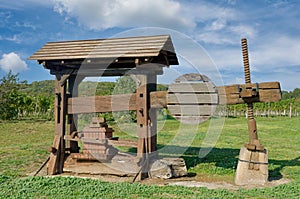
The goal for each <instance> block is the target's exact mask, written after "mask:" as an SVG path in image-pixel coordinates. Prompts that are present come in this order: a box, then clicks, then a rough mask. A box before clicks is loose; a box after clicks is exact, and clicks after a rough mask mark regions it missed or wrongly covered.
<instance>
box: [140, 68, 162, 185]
mask: <svg viewBox="0 0 300 199" xmlns="http://www.w3.org/2000/svg"><path fill="white" fill-rule="evenodd" d="M136 77H137V79H138V82H137V84H138V85H137V90H136V108H137V109H136V110H137V133H138V137H139V139H138V147H137V156H138V157H140V158H141V160H142V161H141V165H140V166H141V167H142V173H141V175H140V176H139V178H140V179H143V178H146V177H148V171H149V156H151V157H152V156H153V154H154V155H155V153H154V152H155V151H156V150H157V148H156V143H157V141H156V139H157V136H156V130H157V126H156V125H157V123H156V109H152V110H150V92H151V91H155V90H156V75H150V74H145V75H137V76H136Z"/></svg>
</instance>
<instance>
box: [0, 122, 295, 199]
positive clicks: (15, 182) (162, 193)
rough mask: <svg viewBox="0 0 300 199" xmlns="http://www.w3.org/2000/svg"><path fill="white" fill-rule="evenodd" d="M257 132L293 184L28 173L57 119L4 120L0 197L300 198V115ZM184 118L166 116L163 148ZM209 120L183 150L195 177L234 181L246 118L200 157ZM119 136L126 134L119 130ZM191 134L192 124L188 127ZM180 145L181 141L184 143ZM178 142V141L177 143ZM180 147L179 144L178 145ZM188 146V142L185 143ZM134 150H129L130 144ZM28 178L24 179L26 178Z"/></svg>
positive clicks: (277, 174) (276, 168)
mask: <svg viewBox="0 0 300 199" xmlns="http://www.w3.org/2000/svg"><path fill="white" fill-rule="evenodd" d="M257 123H258V133H259V138H260V140H261V142H262V144H263V145H264V146H265V147H266V148H267V149H268V152H269V176H270V179H280V178H288V179H290V180H291V182H290V183H288V184H284V185H279V186H277V187H272V188H262V189H249V190H246V189H239V190H235V191H234V190H222V189H218V190H208V189H206V188H187V187H173V186H163V187H161V186H155V185H151V186H150V185H141V184H130V183H106V182H101V181H98V180H91V179H78V178H62V177H58V178H44V177H26V176H27V174H29V173H32V172H34V171H36V170H37V169H38V168H39V166H40V165H41V164H42V162H43V161H45V160H46V159H47V157H48V152H47V148H48V147H49V146H51V145H52V141H53V131H54V130H53V129H54V123H53V122H49V121H47V122H44V121H17V122H0V187H1V188H0V198H7V197H9V198H78V197H81V198H183V197H188V198H212V197H213V198H300V118H299V117H295V118H286V117H284V118H283V117H275V118H258V119H257ZM178 126H179V123H178V122H177V121H175V120H167V121H166V123H165V125H164V126H163V128H162V130H161V131H160V132H159V133H158V146H159V148H160V149H162V148H164V147H165V146H166V145H169V143H170V142H171V141H172V140H173V139H174V136H175V135H176V134H178V132H177V127H178ZM208 128H209V122H206V123H204V124H201V125H200V126H199V128H198V130H197V134H196V135H195V138H194V141H193V142H192V144H191V146H190V147H189V148H188V149H187V150H186V151H185V153H184V154H182V157H183V158H184V159H185V160H186V163H187V166H188V171H189V173H190V175H193V176H194V175H196V176H195V177H193V179H198V180H200V181H201V180H203V181H218V182H222V181H225V182H227V183H233V181H234V176H235V169H236V164H237V157H238V154H239V149H240V147H241V146H242V145H243V144H244V142H247V141H248V134H247V121H246V119H245V118H226V120H225V125H224V127H223V130H222V133H221V135H220V137H219V139H218V141H217V143H216V145H215V146H214V148H213V149H212V151H211V152H210V153H209V154H208V155H207V156H206V157H204V158H201V159H199V158H198V153H199V150H200V146H201V144H202V142H203V139H204V138H205V132H206V131H207V129H208ZM115 130H116V135H119V136H127V137H130V135H128V134H126V135H125V134H124V133H122V132H119V131H118V129H117V126H115ZM184 131H187V132H186V136H183V135H182V137H183V138H182V139H183V140H184V139H188V138H189V135H188V132H189V129H186V130H184ZM179 145H180V143H179ZM172 147H174V146H172ZM177 147H178V146H177ZM180 147H184V146H180ZM129 150H130V149H129ZM24 177H25V178H24Z"/></svg>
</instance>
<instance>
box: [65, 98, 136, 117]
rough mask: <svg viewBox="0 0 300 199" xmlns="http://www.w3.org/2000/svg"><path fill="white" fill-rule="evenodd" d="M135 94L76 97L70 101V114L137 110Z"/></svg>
mask: <svg viewBox="0 0 300 199" xmlns="http://www.w3.org/2000/svg"><path fill="white" fill-rule="evenodd" d="M135 101H136V97H135V94H124V95H113V96H92V97H74V98H69V99H68V114H76V113H77V114H78V113H104V112H111V111H126V110H136V103H135Z"/></svg>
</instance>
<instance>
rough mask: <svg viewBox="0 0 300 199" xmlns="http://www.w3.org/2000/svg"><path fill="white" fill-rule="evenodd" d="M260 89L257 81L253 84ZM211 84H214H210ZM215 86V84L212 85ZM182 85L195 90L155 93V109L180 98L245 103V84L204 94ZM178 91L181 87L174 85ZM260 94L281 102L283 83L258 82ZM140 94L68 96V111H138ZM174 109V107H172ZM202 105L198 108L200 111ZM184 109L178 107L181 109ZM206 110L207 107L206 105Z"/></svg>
mask: <svg viewBox="0 0 300 199" xmlns="http://www.w3.org/2000/svg"><path fill="white" fill-rule="evenodd" d="M251 85H252V86H254V87H255V88H256V84H251ZM209 86H210V85H209ZM210 87H211V86H210ZM181 88H183V89H186V90H187V91H192V90H193V88H195V90H196V92H195V93H192V94H191V93H180V92H179V93H180V95H179V94H174V93H169V94H168V93H167V91H156V92H151V93H150V96H151V99H150V106H151V108H166V107H167V104H170V105H174V104H178V103H179V101H184V102H186V104H187V105H189V104H200V105H201V104H203V105H205V104H215V105H216V104H244V103H245V101H244V99H243V98H242V97H241V96H240V89H241V88H245V85H244V84H235V85H228V86H219V87H217V88H216V89H217V91H218V93H207V92H204V93H200V92H199V90H200V89H201V88H204V89H207V87H201V86H199V85H192V86H188V84H185V85H183V86H182V87H181ZM174 90H177V91H178V88H174ZM258 93H259V95H258V97H256V98H253V99H252V100H253V102H277V101H280V99H281V91H280V84H279V83H278V82H265V83H259V84H258ZM135 95H136V94H125V95H114V96H95V97H74V98H69V99H68V114H75V113H94V112H99V113H101V112H110V111H123V110H136V96H135ZM170 107H171V109H172V108H173V107H172V106H170ZM199 109H200V108H197V109H195V110H194V111H193V112H195V111H196V112H197V111H198V110H199ZM179 110H180V109H176V111H179ZM203 110H207V108H204V109H203Z"/></svg>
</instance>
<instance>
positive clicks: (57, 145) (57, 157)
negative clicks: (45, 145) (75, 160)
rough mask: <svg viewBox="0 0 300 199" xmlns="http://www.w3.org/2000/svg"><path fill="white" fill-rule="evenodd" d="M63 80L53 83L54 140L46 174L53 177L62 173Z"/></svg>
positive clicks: (64, 113)
mask: <svg viewBox="0 0 300 199" xmlns="http://www.w3.org/2000/svg"><path fill="white" fill-rule="evenodd" d="M61 79H63V78H60V77H57V78H56V81H55V105H54V107H55V110H54V117H55V139H54V143H53V146H52V150H51V153H52V154H51V155H50V160H49V164H48V168H47V170H48V174H49V175H54V174H57V173H62V172H63V165H64V159H65V141H64V135H65V129H66V112H67V110H66V101H67V100H66V81H64V82H61V81H60V80H61Z"/></svg>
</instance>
